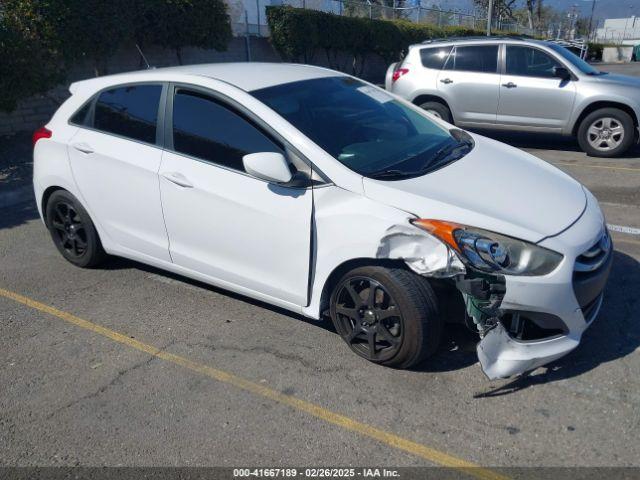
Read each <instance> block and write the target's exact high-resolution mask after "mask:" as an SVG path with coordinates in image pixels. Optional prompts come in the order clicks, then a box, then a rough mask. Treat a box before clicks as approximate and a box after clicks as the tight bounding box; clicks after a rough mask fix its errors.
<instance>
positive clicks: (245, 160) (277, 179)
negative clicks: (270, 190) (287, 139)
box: [242, 152, 293, 183]
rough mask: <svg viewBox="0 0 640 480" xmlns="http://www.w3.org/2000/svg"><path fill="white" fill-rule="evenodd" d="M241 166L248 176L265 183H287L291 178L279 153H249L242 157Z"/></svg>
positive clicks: (287, 165) (286, 165)
mask: <svg viewBox="0 0 640 480" xmlns="http://www.w3.org/2000/svg"><path fill="white" fill-rule="evenodd" d="M242 164H243V165H244V169H245V170H246V172H247V173H248V174H249V175H253V176H254V177H256V178H260V179H262V180H266V181H267V182H273V183H287V182H289V181H290V180H291V178H292V176H293V175H291V170H290V169H289V164H288V163H287V159H286V158H284V155H282V154H281V153H276V152H260V153H250V154H248V155H245V156H244V157H242Z"/></svg>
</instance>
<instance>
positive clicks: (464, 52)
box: [445, 45, 498, 73]
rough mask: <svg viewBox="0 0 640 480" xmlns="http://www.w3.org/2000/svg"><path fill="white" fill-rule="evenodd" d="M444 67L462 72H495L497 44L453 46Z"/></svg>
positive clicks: (496, 67) (496, 66) (496, 69)
mask: <svg viewBox="0 0 640 480" xmlns="http://www.w3.org/2000/svg"><path fill="white" fill-rule="evenodd" d="M445 69H446V70H458V71H463V72H479V73H497V71H498V45H470V46H468V47H455V48H454V50H453V52H451V55H450V56H449V60H448V61H447V65H446V67H445Z"/></svg>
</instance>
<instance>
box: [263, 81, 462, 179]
mask: <svg viewBox="0 0 640 480" xmlns="http://www.w3.org/2000/svg"><path fill="white" fill-rule="evenodd" d="M251 94H252V95H253V96H255V97H256V98H258V99H259V100H260V101H262V102H264V103H265V104H267V105H268V106H269V107H271V108H272V109H273V110H275V111H276V112H278V114H280V115H281V116H282V117H284V118H285V119H286V120H287V121H289V122H290V123H291V124H292V125H293V126H295V127H296V128H297V129H298V130H300V131H302V132H303V133H304V134H305V135H307V136H308V137H309V138H310V139H311V140H313V141H314V142H315V143H316V144H318V145H319V146H320V147H322V148H323V149H324V150H325V151H326V152H328V153H329V154H331V155H332V156H334V157H335V158H336V159H338V161H340V162H341V163H343V164H344V165H346V166H347V167H349V168H350V169H351V170H353V171H355V172H357V173H359V174H360V175H364V176H368V177H372V178H385V179H389V180H394V179H401V178H407V177H413V176H419V175H424V174H425V173H428V172H429V171H432V170H434V169H436V168H440V167H442V166H444V165H446V164H448V163H451V162H452V161H454V160H457V159H458V158H461V157H462V156H464V155H465V154H466V153H467V152H468V151H469V150H471V148H473V140H471V137H470V136H468V135H466V136H464V135H463V136H461V135H460V134H456V135H452V134H451V133H450V132H449V131H448V130H447V129H445V128H443V127H441V126H439V125H438V124H436V123H435V122H434V121H432V120H431V119H429V117H428V116H427V114H425V113H422V112H421V111H419V110H415V109H413V108H411V107H410V106H408V105H405V104H403V103H402V102H399V101H397V100H395V99H394V98H393V97H392V96H390V95H389V94H387V93H386V92H385V91H383V90H380V89H378V88H375V87H372V86H370V85H367V84H365V83H363V82H361V81H359V80H356V79H354V78H351V77H343V76H340V77H326V78H315V79H312V80H303V81H299V82H292V83H286V84H283V85H276V86H274V87H269V88H264V89H261V90H255V91H253V92H251ZM457 132H460V131H457Z"/></svg>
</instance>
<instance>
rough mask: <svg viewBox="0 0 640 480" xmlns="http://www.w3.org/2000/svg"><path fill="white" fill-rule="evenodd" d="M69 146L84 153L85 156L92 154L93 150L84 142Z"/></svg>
mask: <svg viewBox="0 0 640 480" xmlns="http://www.w3.org/2000/svg"><path fill="white" fill-rule="evenodd" d="M71 146H72V147H73V148H75V149H76V150H78V151H79V152H82V153H86V154H89V153H93V148H91V146H90V145H88V144H86V143H84V142H80V143H73V144H72V145H71Z"/></svg>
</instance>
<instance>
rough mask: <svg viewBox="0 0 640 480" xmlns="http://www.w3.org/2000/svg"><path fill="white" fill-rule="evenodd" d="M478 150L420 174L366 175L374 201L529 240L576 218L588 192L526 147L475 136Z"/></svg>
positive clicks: (366, 186)
mask: <svg viewBox="0 0 640 480" xmlns="http://www.w3.org/2000/svg"><path fill="white" fill-rule="evenodd" d="M472 137H473V139H474V140H475V142H476V145H475V147H474V149H473V150H472V151H471V152H469V153H468V154H467V155H466V156H465V157H463V158H461V159H460V160H458V161H456V162H454V163H452V164H450V165H447V166H446V167H444V168H441V169H439V170H436V171H434V172H431V173H428V174H426V175H423V176H421V177H416V178H411V179H407V180H399V181H383V180H375V179H371V178H366V177H365V178H364V179H363V187H364V193H365V195H366V196H367V197H369V198H371V199H372V200H375V201H378V202H381V203H384V204H386V205H390V206H394V207H396V208H400V209H402V210H404V211H406V212H409V213H411V214H414V215H416V216H418V217H421V218H429V219H436V220H447V221H451V222H456V223H461V224H464V225H469V226H474V227H478V228H483V229H486V230H491V231H495V232H498V233H503V234H505V235H509V236H513V237H517V238H520V239H523V240H527V241H530V242H539V241H540V240H542V239H543V238H545V237H549V236H553V235H556V234H558V233H560V232H561V231H563V230H564V229H566V228H567V227H569V226H570V225H571V224H572V223H573V222H575V221H576V220H577V219H578V218H579V217H580V215H581V214H582V212H583V211H584V209H585V207H586V202H587V199H586V194H585V192H584V190H583V188H582V186H581V185H580V184H579V183H578V182H576V181H575V180H574V179H572V178H571V177H569V176H568V175H566V174H565V173H563V172H562V171H560V170H558V169H557V168H555V167H553V166H551V165H549V164H548V163H546V162H544V161H542V160H539V159H538V158H536V157H534V156H533V155H529V154H528V153H525V152H523V151H521V150H518V149H516V148H513V147H510V146H508V145H505V144H503V143H500V142H496V141H495V140H491V139H489V138H486V137H482V136H480V135H475V134H472Z"/></svg>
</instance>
